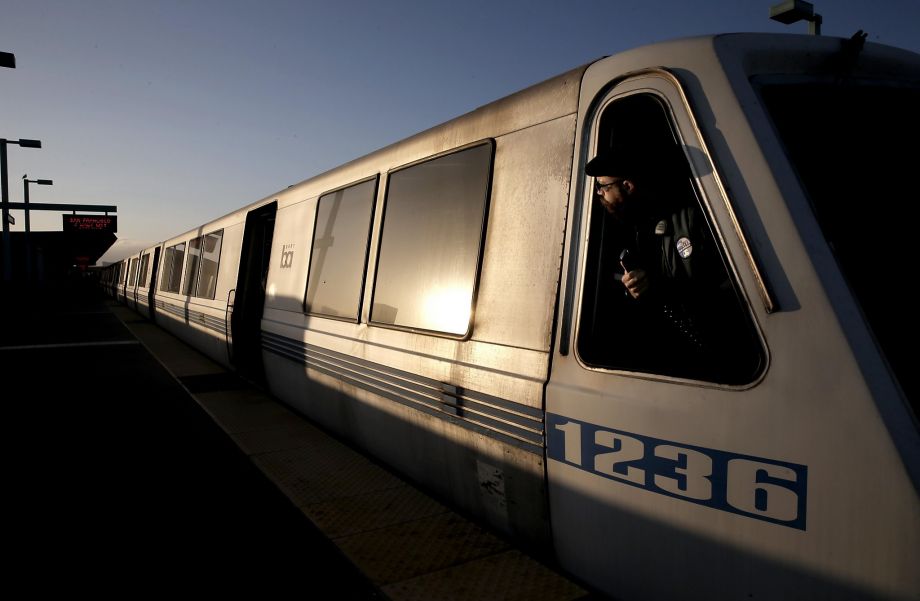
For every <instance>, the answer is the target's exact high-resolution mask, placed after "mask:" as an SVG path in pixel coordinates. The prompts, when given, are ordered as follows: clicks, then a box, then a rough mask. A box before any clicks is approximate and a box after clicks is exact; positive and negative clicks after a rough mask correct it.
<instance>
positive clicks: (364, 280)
mask: <svg viewBox="0 0 920 601" xmlns="http://www.w3.org/2000/svg"><path fill="white" fill-rule="evenodd" d="M381 179H382V178H381V174H380V173H375V174H373V175H370V176H368V177H365V178H363V179H359V180H356V181H353V182H351V183H349V184H346V185H344V186H339V187H337V188H332V189H330V190H328V191H326V192H323V193H322V194H320V195H319V196H318V197H317V199H316V207H315V208H314V209H313V234H312V235H311V237H310V256H309V259H308V260H307V281H306V283H305V284H304V292H303V301H302V302H301V310H302V311H303V313H304V315H309V316H311V317H321V318H324V319H334V320H337V321H344V322H348V323H354V324H358V323H361V315H362V313H363V311H362V309H363V308H364V299H365V297H366V296H367V295H366V294H365V290H366V288H367V278H368V275H369V270H368V267H369V264H370V254H371V240H372V238H373V234H374V223H375V221H376V213H377V204H378V196H379V194H380V180H381ZM369 181H373V182H374V191H373V194H372V196H371V212H370V219H369V220H368V225H367V241H366V243H365V249H364V261H363V267H362V268H361V271H360V276H361V284H360V286H359V289H358V306H357V315H356V316H355V318H354V319H351V318H348V317H343V316H341V315H330V314H328V313H321V312H319V311H311V310H308V309H307V296H308V295H309V292H310V274H311V273H312V271H313V253H314V251H315V248H314V247H315V244H316V227H317V225H316V224H317V218H318V217H319V206H320V202H321V201H322V199H323V197H325V196H329V195H330V194H335V193H336V192H339V191H342V190H347V189H349V188H353V187H356V186H360V185H362V184H365V183H367V182H369ZM381 223H382V222H381ZM374 273H375V274H376V268H375V271H374ZM371 298H373V293H372V294H371ZM369 317H370V313H368V318H369Z"/></svg>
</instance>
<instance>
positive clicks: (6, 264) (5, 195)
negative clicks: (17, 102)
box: [0, 138, 42, 281]
mask: <svg viewBox="0 0 920 601" xmlns="http://www.w3.org/2000/svg"><path fill="white" fill-rule="evenodd" d="M7 144H18V145H19V146H20V147H22V148H41V147H42V143H41V140H25V139H20V140H7V139H6V138H0V204H2V206H3V210H2V216H0V220H2V221H3V280H4V281H9V280H10V279H11V278H12V271H13V263H12V257H11V256H10V253H11V249H10V189H9V181H8V178H7V173H6V145H7Z"/></svg>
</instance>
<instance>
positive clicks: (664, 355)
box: [546, 72, 805, 599]
mask: <svg viewBox="0 0 920 601" xmlns="http://www.w3.org/2000/svg"><path fill="white" fill-rule="evenodd" d="M587 81H588V82H589V83H590V78H587ZM586 86H587V84H586ZM603 87H604V86H603V84H599V85H598V86H597V89H599V90H602V89H603ZM583 100H584V94H583ZM585 104H586V105H591V106H592V107H593V108H592V109H591V111H592V112H591V113H589V114H588V115H587V116H586V117H585V120H584V121H583V122H582V124H581V131H582V138H583V139H584V142H585V143H584V145H583V148H585V155H586V156H584V157H583V158H582V160H580V161H579V162H578V163H577V166H578V167H577V168H578V171H577V173H576V175H575V176H573V182H578V183H576V184H574V185H573V190H575V192H573V194H575V199H576V201H575V202H573V203H571V204H572V213H571V215H572V217H571V218H570V223H571V224H572V227H571V231H570V232H569V234H568V236H569V240H568V243H567V254H566V258H565V264H566V271H567V275H566V278H565V287H564V289H563V292H562V294H563V300H562V305H561V312H560V321H559V331H558V335H557V338H556V340H557V342H556V344H557V348H556V349H555V351H554V357H553V367H552V373H551V376H550V382H549V384H548V386H547V392H546V440H547V477H548V490H549V497H550V510H551V519H552V528H553V537H554V543H555V546H556V549H557V551H558V553H559V556H560V559H561V561H562V562H563V564H564V565H568V566H569V567H570V569H571V570H572V571H573V572H574V573H576V574H579V575H582V576H584V577H585V578H586V579H587V580H588V581H593V582H599V581H602V582H607V583H610V584H611V589H610V590H608V592H610V593H612V594H615V595H616V596H618V597H619V596H622V597H623V598H635V599H640V598H678V597H679V598H684V597H683V595H684V594H686V593H687V592H688V591H690V590H698V591H700V592H699V593H694V594H699V595H701V598H705V596H706V594H707V593H706V592H703V591H704V588H701V587H700V575H702V574H704V573H705V572H706V570H715V571H716V572H720V573H722V572H721V571H722V570H725V569H727V568H729V567H730V566H729V565H727V564H722V565H719V564H718V563H717V562H718V561H719V560H721V559H724V558H725V557H726V555H728V554H730V553H731V550H730V546H727V547H723V546H721V544H719V543H718V542H711V541H708V540H707V537H708V536H712V537H713V538H714V539H717V538H718V528H714V529H712V530H708V529H707V528H706V527H705V526H703V524H704V520H712V522H713V523H720V522H721V523H724V522H725V521H726V518H725V517H723V516H721V515H719V513H720V512H727V513H732V514H735V515H743V516H745V517H748V518H754V519H755V520H765V521H768V522H773V523H780V524H783V525H784V526H786V527H787V528H786V529H789V530H792V529H795V528H801V527H802V526H803V524H804V499H805V495H804V488H803V487H804V485H805V483H804V479H805V471H804V467H803V466H800V465H794V464H791V463H786V462H783V461H781V460H774V459H770V458H763V456H751V455H743V454H742V452H741V451H737V449H745V448H750V447H746V446H745V445H744V444H743V442H742V441H743V438H744V437H745V436H747V435H746V434H745V433H744V430H743V428H738V429H736V430H734V429H733V428H732V423H731V421H730V420H731V417H732V416H734V415H737V413H736V412H737V410H738V408H739V403H741V402H742V398H739V397H742V396H743V394H744V391H745V390H748V389H750V388H751V387H752V386H754V385H756V383H757V382H758V380H759V379H760V378H761V377H762V375H763V373H764V370H765V366H766V361H767V355H766V351H765V348H764V345H763V341H762V338H761V335H760V330H759V328H758V326H757V323H756V321H755V316H754V312H753V309H752V303H751V302H750V301H749V300H748V299H749V297H750V294H747V295H746V294H745V292H744V290H743V289H742V287H741V286H740V285H739V275H738V273H739V272H738V266H737V264H736V263H733V262H732V261H731V260H730V255H729V253H728V252H727V251H726V242H725V240H726V238H727V237H728V236H729V235H731V236H735V232H734V231H732V230H729V231H728V233H726V232H725V230H724V229H722V230H720V229H719V228H718V227H716V221H715V219H714V214H715V213H718V214H719V215H721V216H722V217H723V218H724V215H725V212H726V210H727V209H726V206H725V203H724V201H722V200H721V198H714V195H715V194H717V193H718V190H712V186H707V189H706V190H704V189H703V187H702V185H701V183H700V182H701V181H702V179H704V178H702V176H703V175H707V176H709V177H710V178H711V175H712V174H711V167H710V168H709V172H708V173H707V172H706V167H705V164H707V163H708V161H706V160H705V154H704V153H703V147H702V144H701V142H700V141H699V140H698V138H696V136H697V135H698V134H696V128H695V127H694V123H693V121H692V120H691V117H690V115H689V111H688V109H687V108H686V102H685V100H684V99H683V95H682V93H681V90H680V88H679V87H678V84H677V83H676V82H675V81H674V80H673V78H672V77H671V76H670V75H668V74H666V73H664V72H650V73H648V74H645V75H639V76H636V77H634V78H633V79H630V80H627V81H625V82H622V83H620V84H618V85H617V86H616V87H615V88H613V89H612V90H608V91H607V92H602V93H601V94H600V95H599V96H598V98H596V99H595V101H594V102H593V103H592V102H590V99H589V102H587V103H585ZM622 149H628V152H627V153H626V155H628V157H629V158H628V160H627V162H628V163H630V164H629V166H628V167H626V168H627V169H629V170H630V171H629V173H620V172H617V176H618V177H615V178H608V179H612V180H614V182H613V183H609V182H606V179H605V182H601V181H599V180H597V179H594V178H588V177H586V176H585V174H584V169H585V163H586V162H587V161H588V159H591V158H592V157H594V156H597V155H606V156H608V157H610V156H614V155H617V154H620V155H621V156H622V155H623V153H621V152H620V151H621V150H622ZM627 180H629V181H627ZM601 183H607V185H613V186H617V187H618V189H619V190H620V191H621V192H623V189H624V188H632V190H631V191H633V192H634V191H635V189H636V188H635V187H636V186H638V187H639V189H640V190H641V191H642V193H643V195H642V196H641V197H638V196H630V198H632V199H633V200H632V202H633V204H632V205H629V204H627V205H624V206H625V207H626V208H625V209H620V208H617V209H610V208H608V207H607V206H606V205H605V204H602V203H601V202H600V196H602V195H599V192H598V190H599V189H598V188H597V187H596V186H597V185H599V184H601ZM624 193H625V192H624ZM704 194H705V196H704ZM637 198H638V199H640V200H641V202H642V203H644V204H641V205H639V204H635V200H636V199H637ZM706 199H708V201H707V200H706ZM605 202H608V201H607V200H606V199H605ZM719 203H721V206H718V205H719ZM608 204H610V203H608ZM624 211H625V212H624ZM729 221H730V220H729ZM722 223H724V221H723V222H722ZM723 227H724V226H723ZM732 244H733V248H732V252H738V251H737V249H738V248H739V246H740V247H741V248H744V247H743V245H739V243H738V240H737V237H735V238H733V240H732ZM742 254H743V253H742ZM735 256H737V255H735ZM627 257H629V258H627ZM629 261H631V262H632V264H629ZM740 263H741V267H742V268H744V267H747V261H740ZM638 270H643V271H645V272H646V275H647V277H648V281H649V282H650V286H649V288H648V290H646V291H645V292H646V293H648V294H646V295H645V296H640V297H639V298H638V299H637V298H634V296H633V295H631V294H630V293H629V291H627V289H626V287H625V286H624V284H623V283H622V278H623V274H624V273H626V272H636V271H638ZM746 278H747V279H746V281H747V282H750V281H752V280H753V281H756V280H755V278H753V277H752V276H751V275H750V274H749V273H746ZM656 286H657V288H656ZM652 292H654V293H653V294H652ZM749 292H750V290H749ZM754 299H755V300H757V301H759V300H760V298H759V297H758V294H757V292H756V291H755V292H754ZM760 309H761V310H762V309H763V304H762V303H761V306H760ZM726 407H731V409H730V410H726ZM732 451H735V452H736V453H737V454H733V452H732ZM774 454H775V453H774ZM767 457H769V455H768V456H767ZM761 477H763V478H765V481H767V482H768V483H766V484H762V481H761V480H759V478H761ZM727 479H733V480H734V482H733V483H732V484H733V485H737V489H736V490H729V489H728V486H727V484H726V480H727ZM742 481H744V482H742ZM768 494H769V498H768ZM701 508H703V511H701ZM707 512H708V513H707ZM702 580H703V581H704V582H705V580H706V578H703V579H702ZM637 582H643V583H645V584H646V585H647V587H645V588H638V589H636V588H634V587H635V585H636V583H637ZM714 586H717V585H714ZM710 592H712V591H710ZM692 596H693V595H690V596H689V597H687V598H690V597H692Z"/></svg>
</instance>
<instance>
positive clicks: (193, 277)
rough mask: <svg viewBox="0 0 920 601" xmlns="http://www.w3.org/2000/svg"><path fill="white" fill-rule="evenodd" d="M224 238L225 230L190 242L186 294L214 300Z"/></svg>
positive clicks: (186, 271) (186, 268) (186, 272)
mask: <svg viewBox="0 0 920 601" xmlns="http://www.w3.org/2000/svg"><path fill="white" fill-rule="evenodd" d="M223 237H224V230H217V231H215V232H211V233H210V234H206V235H204V236H198V237H197V238H193V239H191V240H190V241H189V243H188V260H187V261H186V263H185V289H184V294H186V295H188V296H195V297H198V298H207V299H211V300H213V299H214V295H215V293H216V292H217V269H218V267H219V266H220V247H221V243H222V241H223Z"/></svg>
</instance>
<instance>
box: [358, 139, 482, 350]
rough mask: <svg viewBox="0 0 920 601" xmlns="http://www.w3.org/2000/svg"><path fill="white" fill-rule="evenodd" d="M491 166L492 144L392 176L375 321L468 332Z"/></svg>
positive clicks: (448, 156)
mask: <svg viewBox="0 0 920 601" xmlns="http://www.w3.org/2000/svg"><path fill="white" fill-rule="evenodd" d="M491 165H492V144H491V143H487V144H481V145H479V146H475V147H472V148H468V149H466V150H462V151H459V152H455V153H453V154H449V155H446V156H442V157H439V158H436V159H432V160H429V161H426V162H424V163H419V164H416V165H413V166H410V167H407V168H405V169H402V170H400V171H396V172H394V173H392V174H390V176H389V178H388V183H387V193H386V205H385V209H384V218H383V232H382V233H381V240H380V251H379V256H378V263H377V276H376V282H375V287H374V300H373V305H372V308H371V321H373V322H375V323H380V324H386V325H393V326H398V327H406V328H412V329H421V330H431V331H436V332H444V333H447V334H451V335H457V336H463V335H465V334H466V333H467V332H468V330H469V327H470V318H471V316H472V307H473V297H474V293H475V288H476V280H477V273H478V269H479V257H480V252H481V247H482V239H483V234H484V231H485V216H486V211H487V208H488V195H489V179H490V171H491Z"/></svg>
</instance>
